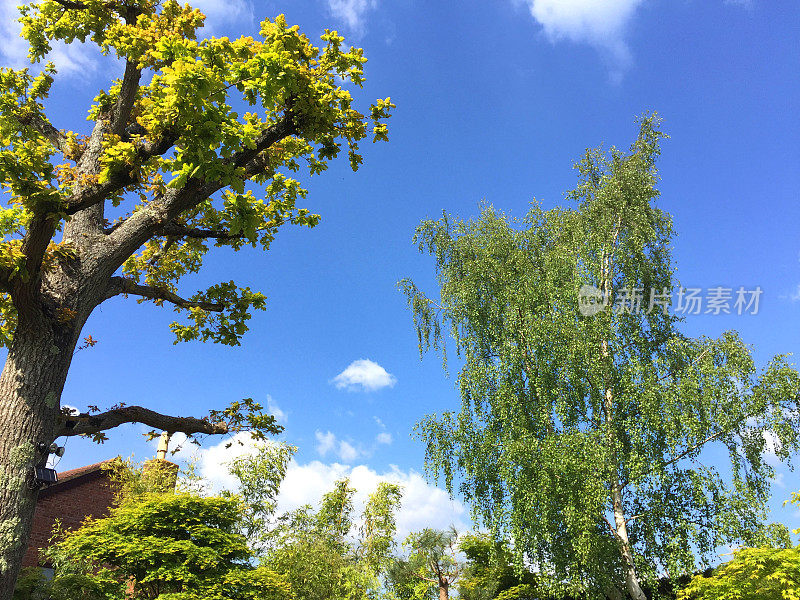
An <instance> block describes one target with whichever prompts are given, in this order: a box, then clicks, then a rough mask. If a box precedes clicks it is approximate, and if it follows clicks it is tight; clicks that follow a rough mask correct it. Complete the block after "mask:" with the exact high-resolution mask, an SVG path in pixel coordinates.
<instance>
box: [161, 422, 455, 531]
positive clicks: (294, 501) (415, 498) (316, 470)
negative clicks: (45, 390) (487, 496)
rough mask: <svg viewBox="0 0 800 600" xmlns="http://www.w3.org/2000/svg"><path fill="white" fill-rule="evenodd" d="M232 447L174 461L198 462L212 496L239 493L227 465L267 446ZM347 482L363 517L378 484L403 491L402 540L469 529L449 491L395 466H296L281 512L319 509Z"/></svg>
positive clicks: (246, 440)
mask: <svg viewBox="0 0 800 600" xmlns="http://www.w3.org/2000/svg"><path fill="white" fill-rule="evenodd" d="M318 433H319V432H318ZM322 436H323V437H327V438H329V439H332V440H334V441H335V439H336V436H334V435H333V434H330V432H328V434H322ZM330 436H332V438H330ZM179 437H180V436H178V435H176V436H173V444H174V443H177V442H178V441H179ZM228 441H231V440H228ZM233 441H234V442H235V443H234V444H233V445H232V446H230V447H229V448H226V447H225V445H226V443H227V442H226V441H221V442H220V443H218V444H217V445H215V446H209V447H205V448H197V449H195V450H194V452H193V451H192V449H191V448H189V449H182V450H181V451H180V452H178V453H177V454H176V455H175V457H174V458H173V460H186V459H188V458H190V457H191V456H194V457H195V458H196V460H197V469H198V472H199V474H200V475H202V476H203V477H204V478H205V479H207V480H208V481H209V483H210V486H209V487H210V491H212V492H219V491H221V490H223V489H227V490H231V491H236V489H237V482H236V479H235V478H234V477H232V476H231V475H230V474H229V473H228V470H227V467H226V466H225V465H226V463H228V462H230V461H231V460H233V459H234V458H236V457H237V456H241V455H243V454H247V453H253V452H255V449H256V447H257V445H258V443H264V442H253V441H252V440H251V438H250V436H249V434H246V433H240V434H237V435H236V436H234V438H233ZM238 442H241V444H239V443H238ZM266 443H269V442H266ZM171 445H172V444H171ZM344 477H348V478H349V479H350V484H351V485H352V486H353V487H354V488H355V489H356V493H355V497H354V507H355V511H356V513H360V512H361V510H362V509H363V507H364V504H365V502H366V500H367V497H368V496H369V494H370V493H372V492H373V491H375V489H376V488H377V486H378V483H380V482H382V481H387V482H391V483H396V484H399V485H401V486H403V501H402V505H401V508H400V511H399V512H398V515H397V539H398V540H402V539H403V538H405V537H406V536H407V535H408V534H409V533H410V532H412V531H418V530H420V529H423V528H425V527H433V528H437V529H444V528H447V527H449V526H450V525H454V526H455V527H456V528H457V529H459V530H460V531H463V530H466V529H469V528H470V523H469V518H468V516H467V511H466V509H465V508H464V506H463V505H462V504H461V502H459V501H458V500H453V499H452V498H450V496H449V495H448V494H447V492H446V491H445V490H443V489H441V488H439V487H437V486H435V485H431V484H429V483H428V482H426V481H425V479H424V478H423V477H422V475H420V474H419V473H417V472H416V471H414V470H413V469H411V470H408V471H403V470H401V469H399V468H398V467H396V466H392V467H391V468H390V469H389V470H388V471H384V472H382V473H379V472H377V471H375V470H374V469H372V468H370V467H369V466H367V465H363V464H361V465H356V466H349V465H345V464H341V463H338V462H333V463H324V462H321V461H318V460H314V461H311V462H309V463H306V464H301V463H298V462H297V461H295V460H292V462H291V463H289V468H288V469H287V472H286V477H285V479H284V480H283V483H282V484H281V488H280V495H279V496H278V512H279V513H281V512H285V511H289V510H293V509H296V508H299V507H301V506H303V505H305V504H311V505H312V506H316V505H317V504H318V503H319V501H320V499H321V498H322V496H323V494H325V493H326V492H329V491H330V490H331V489H333V484H334V482H336V481H337V480H339V479H342V478H344Z"/></svg>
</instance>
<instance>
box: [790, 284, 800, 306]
mask: <svg viewBox="0 0 800 600" xmlns="http://www.w3.org/2000/svg"><path fill="white" fill-rule="evenodd" d="M789 298H791V300H792V302H800V283H798V284H797V289H795V290H794V291H793V292H792V293H791V294H790V296H789Z"/></svg>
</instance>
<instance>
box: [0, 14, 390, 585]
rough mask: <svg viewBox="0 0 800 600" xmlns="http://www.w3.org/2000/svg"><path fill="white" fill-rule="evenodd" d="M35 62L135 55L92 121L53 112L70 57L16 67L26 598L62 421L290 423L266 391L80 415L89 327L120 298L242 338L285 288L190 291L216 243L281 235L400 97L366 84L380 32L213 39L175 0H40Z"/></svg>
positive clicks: (5, 140) (99, 427)
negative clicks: (361, 101) (47, 458)
mask: <svg viewBox="0 0 800 600" xmlns="http://www.w3.org/2000/svg"><path fill="white" fill-rule="evenodd" d="M21 10H22V17H21V21H22V24H23V30H22V36H23V37H24V38H25V39H26V40H27V42H28V43H29V46H30V58H31V60H32V62H34V63H40V64H41V63H42V62H43V61H45V60H46V58H47V56H48V53H49V51H50V50H51V48H52V45H53V44H55V43H61V42H65V43H73V42H85V43H88V44H93V45H96V46H97V47H98V48H99V49H100V51H102V53H103V54H105V55H107V56H108V57H110V58H109V60H114V59H116V60H117V61H118V64H119V69H120V74H119V77H118V78H117V79H114V80H113V81H111V82H110V83H109V85H108V87H107V89H104V90H100V91H99V92H98V94H97V96H96V97H95V99H94V101H93V102H92V103H91V106H89V107H88V108H89V122H90V125H91V129H90V130H86V131H83V130H81V129H80V127H79V126H78V127H75V128H74V129H69V128H68V124H66V123H60V122H56V121H54V120H53V119H51V118H50V116H48V111H47V107H46V99H47V96H48V92H49V90H50V88H51V85H52V84H53V83H54V79H55V77H56V69H55V67H54V66H53V65H52V64H51V63H45V64H44V65H43V66H42V67H41V68H38V71H35V70H29V69H13V68H4V69H1V70H0V186H1V187H2V190H3V191H5V192H7V195H6V196H5V200H4V201H3V204H2V207H0V234H2V236H3V237H2V241H0V342H2V343H3V344H4V345H5V346H6V347H7V348H8V355H7V359H6V362H5V366H4V368H3V371H2V374H0V398H2V403H0V482H2V485H1V486H0V599H2V600H8V599H9V598H10V597H11V590H12V589H13V585H14V580H15V578H16V574H17V570H18V566H19V563H20V560H21V557H22V553H23V552H24V549H25V545H26V541H27V538H28V532H29V528H30V523H31V518H32V515H33V510H34V505H35V501H36V491H35V489H34V488H35V485H34V482H33V481H32V476H31V474H32V471H33V467H34V465H35V464H37V463H39V462H40V461H42V460H43V458H44V456H43V453H42V451H41V450H40V448H46V447H47V446H48V445H49V444H50V443H51V442H52V441H53V440H54V439H55V438H57V437H58V436H63V435H67V436H74V435H95V436H102V435H103V432H104V431H106V430H108V429H111V428H113V427H116V426H117V425H120V424H122V423H128V422H140V423H144V424H146V425H148V426H151V427H153V428H154V429H159V430H164V431H168V432H176V431H182V432H184V433H186V434H197V433H207V434H216V433H226V432H229V431H231V430H237V429H246V428H255V429H258V428H259V427H267V429H269V428H272V429H274V424H271V423H270V422H269V420H268V419H265V417H264V415H263V414H261V413H260V411H259V408H258V407H257V406H256V405H255V404H254V403H252V402H249V403H248V402H243V403H235V404H234V405H232V406H231V407H230V408H229V409H226V410H223V411H218V412H216V413H214V414H212V415H208V417H207V418H204V419H200V418H190V417H186V416H168V415H162V414H159V413H157V412H154V411H151V410H148V409H146V408H142V407H133V406H126V407H117V408H115V409H112V410H108V411H106V412H101V413H99V414H82V415H78V416H73V415H66V414H63V413H62V411H61V407H60V397H61V392H62V389H63V386H64V382H65V379H66V377H67V372H68V370H69V366H70V362H71V360H72V356H73V353H74V351H75V348H76V345H77V344H78V342H79V340H80V339H81V330H82V328H83V326H84V324H85V323H86V320H87V319H88V318H89V316H90V315H91V314H92V312H93V311H94V310H95V309H96V308H97V307H98V306H99V305H100V304H102V303H103V302H105V301H107V300H109V299H110V298H115V297H133V298H136V299H138V300H139V301H147V302H151V303H153V304H155V305H158V306H162V305H169V306H171V307H173V308H174V309H175V310H176V311H177V312H179V313H181V315H182V316H183V318H184V320H183V321H181V322H176V323H174V324H173V325H172V330H173V332H174V333H175V336H176V340H178V341H186V340H193V339H200V340H204V341H206V340H207V341H213V342H219V343H222V344H238V343H239V339H240V337H241V336H242V334H243V333H244V332H245V331H246V329H247V326H246V322H247V319H248V318H249V314H250V311H252V310H255V309H263V308H264V304H265V297H264V296H263V295H262V294H261V293H259V292H257V291H253V290H251V289H249V288H247V287H241V288H240V287H238V286H237V285H236V284H235V283H234V282H232V281H223V282H220V283H217V284H215V285H212V286H211V287H209V288H208V289H205V290H201V291H198V292H196V293H189V294H185V293H181V291H180V290H179V282H180V280H181V279H182V277H183V276H185V275H187V274H191V273H195V272H197V271H198V270H200V268H201V267H202V264H203V259H204V257H205V255H206V253H207V252H208V251H209V250H211V248H212V247H227V248H231V249H233V250H239V249H240V248H243V247H245V246H252V247H255V248H261V249H265V250H266V249H267V248H268V247H269V245H270V242H271V241H272V239H273V238H274V236H275V234H276V232H277V230H278V229H279V228H280V227H281V226H282V225H285V224H296V225H305V226H313V225H315V224H316V223H317V221H318V219H319V217H318V216H317V215H314V214H311V213H310V212H309V211H308V210H307V209H304V208H300V207H298V205H297V202H298V200H299V199H301V198H304V197H305V196H306V190H305V189H304V188H303V186H302V185H301V183H300V182H299V181H298V180H297V179H296V178H295V177H293V174H294V172H297V171H300V170H301V169H305V170H307V171H308V172H309V173H310V174H311V175H314V174H318V173H320V172H322V171H324V170H325V169H326V167H327V165H328V163H329V161H331V160H332V159H334V158H335V157H336V156H337V155H338V154H339V153H340V151H341V150H342V149H343V148H345V149H346V151H347V153H348V156H349V161H350V164H351V165H352V168H353V169H354V170H355V169H357V168H358V166H359V164H360V162H361V155H360V154H359V150H358V145H359V142H361V141H362V140H363V139H364V138H365V137H367V136H368V135H372V137H373V138H374V139H375V140H384V139H386V136H387V128H386V124H385V119H386V118H387V117H388V116H389V112H390V110H391V108H392V104H391V102H390V101H389V99H388V98H387V99H385V100H378V101H376V102H375V103H374V104H373V105H371V106H370V107H369V109H368V110H367V111H365V112H366V114H364V113H362V112H359V110H357V109H356V107H355V105H354V99H353V96H352V94H351V91H353V90H355V89H357V88H359V87H360V86H361V85H362V82H363V81H364V77H363V65H364V63H365V61H366V59H365V58H364V56H363V52H362V50H360V49H359V48H354V47H350V46H348V45H346V44H345V43H344V40H343V38H342V37H341V36H339V35H338V34H337V33H336V32H335V31H327V30H326V32H325V33H324V34H323V35H322V38H321V39H322V42H323V43H322V44H321V46H320V47H316V46H314V45H313V44H312V43H311V41H310V40H309V38H307V37H306V36H305V35H303V34H302V33H301V32H300V31H299V30H298V28H297V26H289V25H288V24H287V23H286V20H285V19H284V17H283V16H279V17H277V18H276V19H274V20H265V21H263V22H262V23H261V27H260V35H259V36H258V37H256V38H253V37H241V38H239V39H236V40H231V39H229V38H227V37H222V38H210V39H198V38H197V32H198V29H200V28H201V27H202V25H203V21H204V16H203V15H202V14H201V13H200V12H199V11H197V10H194V9H192V8H191V7H189V6H182V5H180V4H178V3H177V2H175V1H174V0H52V1H41V2H31V3H29V4H27V5H25V6H23V7H22V9H21Z"/></svg>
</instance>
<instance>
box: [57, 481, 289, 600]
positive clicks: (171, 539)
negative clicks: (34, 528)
mask: <svg viewBox="0 0 800 600" xmlns="http://www.w3.org/2000/svg"><path fill="white" fill-rule="evenodd" d="M241 511H242V509H241V506H240V504H239V502H238V501H237V500H236V499H234V498H219V497H210V498H201V497H197V496H192V495H190V494H150V495H146V496H142V497H137V498H135V499H133V500H131V501H127V502H123V503H122V504H121V505H119V506H118V507H116V508H114V509H112V511H111V514H110V515H109V516H108V517H107V518H104V519H98V520H95V521H90V522H88V523H86V524H85V525H84V526H83V527H81V528H80V529H78V530H76V531H74V532H70V533H67V534H66V535H65V536H64V538H63V539H62V540H61V541H60V542H59V543H58V544H57V545H56V546H54V547H53V548H52V550H51V552H50V558H51V559H53V560H54V563H55V567H56V572H57V576H56V578H55V579H54V582H53V584H52V588H53V589H67V588H69V589H72V588H75V587H81V586H82V587H83V588H86V589H89V588H91V589H93V590H98V591H100V592H102V593H100V594H99V595H98V596H97V597H98V598H103V600H105V599H108V600H111V599H112V598H113V599H115V600H116V599H118V598H121V597H123V596H124V595H125V590H126V587H127V585H128V581H129V579H130V578H133V579H135V582H136V583H135V586H134V592H133V596H132V597H133V598H142V599H158V600H183V599H185V600H190V599H192V600H193V599H195V598H198V597H203V598H212V599H218V600H223V599H224V600H232V599H242V600H245V599H253V600H254V599H256V598H259V599H261V598H265V599H268V598H275V599H276V600H277V599H279V598H287V597H289V596H290V590H289V586H288V584H287V583H286V582H285V581H284V580H283V579H282V578H281V577H280V576H278V575H277V574H275V573H274V572H272V571H269V570H268V569H266V568H263V567H259V568H255V567H253V566H252V565H251V564H250V558H251V556H252V553H251V551H250V550H249V549H248V547H247V543H246V540H245V538H244V537H243V536H242V535H240V534H239V533H238V527H239V523H240V521H241ZM59 586H60V587H59Z"/></svg>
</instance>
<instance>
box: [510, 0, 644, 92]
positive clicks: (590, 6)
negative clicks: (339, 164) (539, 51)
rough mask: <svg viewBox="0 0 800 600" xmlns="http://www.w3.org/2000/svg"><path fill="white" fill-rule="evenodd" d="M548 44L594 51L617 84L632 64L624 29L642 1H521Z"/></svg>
mask: <svg viewBox="0 0 800 600" xmlns="http://www.w3.org/2000/svg"><path fill="white" fill-rule="evenodd" d="M524 2H525V3H526V4H527V6H528V9H529V10H530V13H531V15H532V16H533V18H534V19H536V21H537V22H538V23H539V24H540V25H541V26H542V28H543V29H544V33H545V35H547V37H548V38H549V39H550V41H551V42H553V43H556V42H559V41H562V40H567V41H570V42H573V43H582V44H589V45H591V46H593V47H595V48H596V49H597V50H598V51H599V52H600V53H601V55H602V56H603V58H604V59H605V60H606V62H608V64H609V69H610V77H611V79H612V80H613V81H619V80H621V78H622V76H623V74H624V72H625V71H626V70H627V69H628V68H629V67H630V66H631V64H632V63H633V57H632V54H631V51H630V48H629V47H628V44H627V43H626V41H625V33H626V29H627V27H628V25H629V23H630V21H631V19H632V18H633V15H634V13H635V12H636V9H637V8H638V7H639V5H641V4H642V3H643V2H644V0H524Z"/></svg>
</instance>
